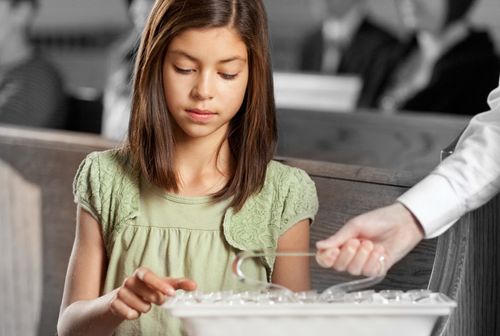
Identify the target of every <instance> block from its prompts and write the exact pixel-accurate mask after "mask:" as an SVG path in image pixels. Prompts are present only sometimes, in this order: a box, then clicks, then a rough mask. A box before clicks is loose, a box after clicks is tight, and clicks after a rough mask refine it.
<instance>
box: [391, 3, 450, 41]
mask: <svg viewBox="0 0 500 336" xmlns="http://www.w3.org/2000/svg"><path fill="white" fill-rule="evenodd" d="M448 1H449V0H396V4H397V6H398V9H399V12H400V14H401V18H402V21H403V24H404V25H405V26H406V27H408V28H410V29H412V30H417V31H428V32H430V33H436V34H437V33H439V32H441V31H442V30H443V28H444V24H445V20H446V15H447V12H448Z"/></svg>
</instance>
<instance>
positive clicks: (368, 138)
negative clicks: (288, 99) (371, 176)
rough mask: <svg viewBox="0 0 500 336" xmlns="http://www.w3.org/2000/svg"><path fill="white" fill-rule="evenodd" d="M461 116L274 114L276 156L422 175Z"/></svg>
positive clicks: (456, 130) (460, 125)
mask: <svg viewBox="0 0 500 336" xmlns="http://www.w3.org/2000/svg"><path fill="white" fill-rule="evenodd" d="M468 120H469V118H467V117H462V116H452V115H442V114H441V115H440V114H428V113H400V114H395V115H384V114H381V113H380V111H367V110H366V111H363V110H361V111H354V112H351V113H342V112H320V111H311V110H308V111H305V110H292V109H280V110H278V132H279V142H278V154H279V155H283V156H287V157H296V158H302V159H308V160H319V161H328V162H341V163H347V164H355V165H361V166H370V167H377V168H386V169H390V170H394V171H401V170H406V171H409V172H411V173H412V174H414V175H415V176H424V175H426V174H427V173H428V172H430V171H431V170H432V168H434V167H435V166H436V165H437V164H438V163H439V153H440V151H441V149H443V148H444V147H446V146H447V145H448V144H449V143H450V142H452V141H453V139H455V138H456V137H457V136H458V134H460V132H461V131H462V130H463V129H464V128H465V126H466V125H467V122H468Z"/></svg>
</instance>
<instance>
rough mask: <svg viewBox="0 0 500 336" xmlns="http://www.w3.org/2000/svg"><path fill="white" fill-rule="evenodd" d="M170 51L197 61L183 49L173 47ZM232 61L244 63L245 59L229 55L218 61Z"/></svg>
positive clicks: (197, 60) (196, 60)
mask: <svg viewBox="0 0 500 336" xmlns="http://www.w3.org/2000/svg"><path fill="white" fill-rule="evenodd" d="M170 53H172V54H177V55H180V56H183V57H186V58H187V59H189V60H191V61H193V62H198V63H199V59H197V58H196V57H194V56H192V55H190V54H188V53H187V52H185V51H182V50H179V49H174V50H171V51H170ZM234 61H240V62H243V63H246V61H247V59H246V58H244V57H240V56H233V57H230V58H226V59H223V60H220V61H219V62H218V63H230V62H234Z"/></svg>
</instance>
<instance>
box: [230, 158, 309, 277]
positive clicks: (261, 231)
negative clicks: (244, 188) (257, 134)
mask: <svg viewBox="0 0 500 336" xmlns="http://www.w3.org/2000/svg"><path fill="white" fill-rule="evenodd" d="M317 211H318V197H317V193H316V186H315V184H314V181H313V180H312V179H311V178H310V177H309V175H307V173H306V172H305V171H304V170H302V169H299V168H295V167H290V166H287V165H285V164H282V163H280V162H277V161H271V162H269V164H268V166H267V171H266V179H265V181H264V186H263V187H262V189H261V190H260V191H259V192H258V193H256V194H254V195H252V196H250V197H249V198H248V199H247V200H246V202H245V204H244V205H243V207H242V208H241V210H240V211H238V212H233V209H228V211H227V212H226V216H225V217H224V225H223V226H224V233H225V237H226V239H227V241H228V242H229V244H230V245H232V246H233V247H235V248H237V249H240V250H247V251H248V250H260V249H268V248H270V249H275V248H276V247H277V242H278V239H279V237H280V236H281V235H282V234H283V233H284V232H286V231H287V230H288V229H289V228H290V227H292V226H293V225H295V224H296V223H298V222H299V221H301V220H304V219H309V220H310V221H311V222H312V221H313V220H314V217H315V215H316V213H317ZM265 261H266V266H267V268H268V270H269V271H270V272H272V267H273V264H274V259H273V258H266V260H265ZM269 274H270V273H269Z"/></svg>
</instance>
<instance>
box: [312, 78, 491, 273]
mask: <svg viewBox="0 0 500 336" xmlns="http://www.w3.org/2000/svg"><path fill="white" fill-rule="evenodd" d="M497 76H498V73H497ZM463 98H464V99H465V100H466V99H467V96H465V97H463ZM488 104H489V107H490V111H488V112H484V113H481V114H478V115H476V116H474V117H473V118H472V119H471V121H470V123H469V125H468V126H467V128H466V129H465V131H464V132H463V134H462V135H461V137H460V139H459V141H458V143H457V146H456V148H455V150H454V152H453V154H451V155H450V156H449V157H448V158H446V159H445V160H444V161H443V162H441V164H440V165H439V166H438V167H437V168H436V169H435V170H434V171H433V172H432V173H430V174H429V175H428V176H427V177H425V178H424V179H423V180H422V181H420V182H419V183H417V184H416V185H415V186H414V187H412V188H411V189H410V190H408V191H407V192H405V193H404V194H403V195H401V196H400V197H399V198H398V200H397V202H395V203H394V204H392V205H389V206H387V207H383V208H379V209H376V210H373V211H370V212H367V213H364V214H361V215H359V216H357V217H354V218H353V219H351V220H349V221H348V222H347V223H346V224H345V225H344V226H343V227H342V228H341V229H340V230H339V231H338V232H337V233H335V234H334V235H333V236H331V237H330V238H328V239H326V240H324V241H319V242H317V244H316V246H317V248H318V251H319V252H318V255H317V259H318V262H319V263H320V264H322V265H323V266H325V267H333V268H334V269H336V270H337V271H346V270H347V271H348V272H350V273H352V274H354V275H359V274H364V275H374V274H376V273H377V272H379V267H380V264H379V262H378V261H379V260H380V257H381V256H383V257H384V260H385V262H384V266H385V271H387V270H388V269H389V268H390V267H391V266H392V265H394V264H395V263H396V262H398V261H399V260H400V259H402V258H403V257H404V256H405V255H406V254H407V253H408V252H409V251H411V250H412V249H413V248H414V247H415V246H416V245H417V244H418V243H419V242H420V241H421V240H422V239H423V238H432V237H435V236H438V235H440V234H442V233H444V232H445V231H446V230H447V229H448V228H449V227H450V226H451V225H453V224H454V223H455V222H456V221H457V220H458V219H459V218H460V217H462V216H463V215H464V214H466V213H467V212H469V211H471V210H474V209H476V208H478V207H480V206H481V205H483V204H485V203H486V202H488V201H489V200H490V199H491V198H492V197H493V196H495V195H496V194H497V193H498V192H499V191H500V157H499V155H498V154H499V153H500V86H498V87H497V88H496V89H495V90H493V91H492V92H491V93H490V95H489V97H488Z"/></svg>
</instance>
